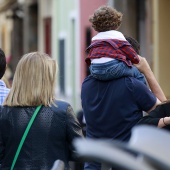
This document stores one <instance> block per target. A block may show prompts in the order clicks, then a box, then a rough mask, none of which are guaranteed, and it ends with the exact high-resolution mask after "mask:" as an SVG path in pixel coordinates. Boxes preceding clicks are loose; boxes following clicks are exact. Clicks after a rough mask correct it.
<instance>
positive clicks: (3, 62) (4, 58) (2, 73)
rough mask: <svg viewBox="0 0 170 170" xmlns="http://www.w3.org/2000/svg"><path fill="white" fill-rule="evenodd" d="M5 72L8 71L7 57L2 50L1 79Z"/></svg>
mask: <svg viewBox="0 0 170 170" xmlns="http://www.w3.org/2000/svg"><path fill="white" fill-rule="evenodd" d="M5 70H6V57H5V53H4V52H3V50H2V49H1V48H0V79H1V78H2V77H3V75H4V74H5Z"/></svg>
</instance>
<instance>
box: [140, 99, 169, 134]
mask: <svg viewBox="0 0 170 170" xmlns="http://www.w3.org/2000/svg"><path fill="white" fill-rule="evenodd" d="M141 124H147V125H153V126H157V127H159V128H163V129H166V130H168V131H170V101H169V100H167V101H165V102H163V103H162V104H160V105H158V106H157V107H156V108H155V109H154V110H152V111H151V112H150V114H149V115H147V116H144V117H143V118H141V119H140V120H139V122H138V125H141Z"/></svg>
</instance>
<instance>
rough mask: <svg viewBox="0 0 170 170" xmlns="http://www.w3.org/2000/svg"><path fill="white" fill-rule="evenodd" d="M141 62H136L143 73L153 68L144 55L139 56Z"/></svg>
mask: <svg viewBox="0 0 170 170" xmlns="http://www.w3.org/2000/svg"><path fill="white" fill-rule="evenodd" d="M138 57H139V60H140V61H139V63H138V64H134V66H135V67H137V68H138V69H139V71H140V72H141V73H143V74H145V73H146V72H148V71H151V68H150V66H149V64H148V62H147V60H146V59H145V58H144V57H141V56H139V55H138Z"/></svg>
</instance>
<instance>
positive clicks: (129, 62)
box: [85, 6, 146, 84]
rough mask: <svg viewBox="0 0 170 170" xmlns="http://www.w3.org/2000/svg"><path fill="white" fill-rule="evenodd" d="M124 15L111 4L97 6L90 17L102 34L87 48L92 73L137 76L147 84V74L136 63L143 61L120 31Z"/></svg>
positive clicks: (107, 77) (102, 77) (109, 76)
mask: <svg viewBox="0 0 170 170" xmlns="http://www.w3.org/2000/svg"><path fill="white" fill-rule="evenodd" d="M122 16H123V15H122V13H120V12H118V11H117V10H116V9H114V8H112V7H110V6H101V7H100V8H98V9H97V10H95V12H94V14H93V15H92V16H91V17H90V19H89V21H90V22H91V24H92V27H93V28H94V30H95V31H97V32H98V34H97V35H95V36H94V37H93V38H92V42H91V45H90V46H89V47H88V48H87V49H86V51H87V52H88V56H87V58H86V60H85V61H86V63H87V64H88V66H89V69H90V72H91V75H92V76H93V77H95V78H97V79H99V80H104V81H106V80H111V79H116V78H120V77H124V76H133V77H135V78H137V79H139V80H140V81H142V82H143V83H144V84H146V80H145V78H144V76H143V75H142V74H141V73H140V71H139V70H138V69H137V68H136V67H135V66H134V65H133V64H138V63H139V57H138V54H137V53H136V52H135V50H134V49H133V48H132V46H131V45H130V43H129V42H128V41H127V40H126V38H125V37H124V35H123V34H122V33H121V32H119V31H118V28H119V27H120V25H121V23H122Z"/></svg>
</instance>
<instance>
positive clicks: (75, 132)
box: [0, 101, 82, 170]
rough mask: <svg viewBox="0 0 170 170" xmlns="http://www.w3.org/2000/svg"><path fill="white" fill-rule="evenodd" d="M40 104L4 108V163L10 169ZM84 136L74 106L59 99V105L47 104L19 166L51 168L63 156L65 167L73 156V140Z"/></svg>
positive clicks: (0, 150) (0, 119) (0, 155)
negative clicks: (50, 105)
mask: <svg viewBox="0 0 170 170" xmlns="http://www.w3.org/2000/svg"><path fill="white" fill-rule="evenodd" d="M35 109H36V107H8V106H4V107H1V108H0V164H1V168H0V169H4V170H8V169H10V167H11V164H12V161H13V158H14V155H15V153H16V150H17V147H18V145H19V143H20V140H21V138H22V135H23V133H24V131H25V129H26V127H27V125H28V122H29V120H30V119H31V117H32V115H33V113H34V111H35ZM76 137H82V130H81V127H80V125H79V123H78V120H77V118H76V116H75V114H74V112H73V109H72V107H71V106H70V105H69V104H68V103H66V102H64V101H56V106H52V107H45V106H43V107H42V108H41V109H40V111H39V113H38V115H37V117H36V118H35V120H34V122H33V124H32V127H31V129H30V131H29V133H28V135H27V138H26V140H25V142H24V144H23V147H22V149H21V152H20V154H19V157H18V160H17V162H16V164H15V167H14V168H15V169H17V170H21V169H23V170H50V169H51V168H52V166H53V163H54V161H55V160H58V159H59V160H62V161H64V163H65V169H68V168H69V165H68V162H69V161H70V160H74V157H73V156H72V153H73V151H74V150H73V147H72V141H73V139H74V138H76Z"/></svg>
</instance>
